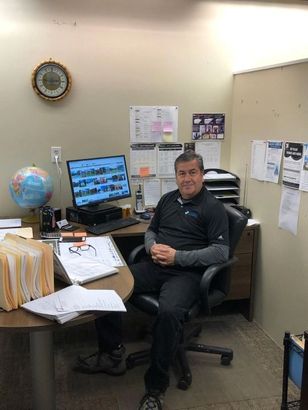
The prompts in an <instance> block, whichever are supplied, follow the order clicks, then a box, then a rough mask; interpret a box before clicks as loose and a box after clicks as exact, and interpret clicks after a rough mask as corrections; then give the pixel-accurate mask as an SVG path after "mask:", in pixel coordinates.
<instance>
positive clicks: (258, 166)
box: [250, 140, 266, 181]
mask: <svg viewBox="0 0 308 410" xmlns="http://www.w3.org/2000/svg"><path fill="white" fill-rule="evenodd" d="M265 156H266V141H263V140H262V141H261V140H260V141H257V140H255V141H252V144H251V165H250V177H251V178H254V179H258V180H259V181H264V164H265Z"/></svg>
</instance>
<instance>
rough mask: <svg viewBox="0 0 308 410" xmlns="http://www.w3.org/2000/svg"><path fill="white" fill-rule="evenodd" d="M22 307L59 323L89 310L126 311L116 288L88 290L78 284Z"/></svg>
mask: <svg viewBox="0 0 308 410" xmlns="http://www.w3.org/2000/svg"><path fill="white" fill-rule="evenodd" d="M22 308H24V309H26V310H28V311H30V312H32V313H35V314H37V315H40V316H43V317H45V318H47V319H51V320H56V321H57V322H59V323H65V322H67V321H68V320H71V319H73V318H75V317H77V316H79V315H81V314H82V313H84V312H87V311H106V312H112V311H117V312H126V308H125V306H124V303H123V302H122V299H121V298H120V296H119V295H118V294H117V293H116V292H115V291H114V290H96V289H95V290H92V289H91V290H88V289H85V288H83V287H82V286H78V285H71V286H68V287H66V288H64V289H62V290H59V291H58V292H55V293H52V294H51V295H48V296H45V297H43V298H39V299H36V300H32V301H31V302H27V303H25V304H23V305H22Z"/></svg>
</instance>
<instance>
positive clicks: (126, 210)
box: [121, 204, 131, 218]
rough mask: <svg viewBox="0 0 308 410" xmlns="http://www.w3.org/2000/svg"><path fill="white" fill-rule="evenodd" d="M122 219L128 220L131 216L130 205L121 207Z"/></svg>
mask: <svg viewBox="0 0 308 410" xmlns="http://www.w3.org/2000/svg"><path fill="white" fill-rule="evenodd" d="M121 208H122V218H129V217H130V216H131V205H129V204H126V205H122V206H121Z"/></svg>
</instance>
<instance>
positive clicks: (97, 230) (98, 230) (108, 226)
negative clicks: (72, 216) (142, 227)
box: [86, 218, 140, 235]
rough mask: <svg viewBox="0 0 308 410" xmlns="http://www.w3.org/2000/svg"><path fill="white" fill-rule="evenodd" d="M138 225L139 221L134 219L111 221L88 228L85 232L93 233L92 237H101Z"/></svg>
mask: <svg viewBox="0 0 308 410" xmlns="http://www.w3.org/2000/svg"><path fill="white" fill-rule="evenodd" d="M139 223H140V221H138V219H135V218H123V219H113V220H112V221H108V222H103V223H101V224H97V225H95V226H88V227H87V228H86V231H88V232H90V233H93V234H94V235H101V234H103V233H106V232H110V231H115V230H117V229H122V228H126V227H127V226H131V225H136V224H139Z"/></svg>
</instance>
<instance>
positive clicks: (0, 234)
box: [0, 227, 33, 241]
mask: <svg viewBox="0 0 308 410" xmlns="http://www.w3.org/2000/svg"><path fill="white" fill-rule="evenodd" d="M7 233H12V234H15V235H18V236H22V237H23V238H28V239H30V238H33V230H32V228H31V227H28V228H5V229H2V228H1V229H0V241H2V240H3V239H4V237H5V235H6V234H7Z"/></svg>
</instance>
